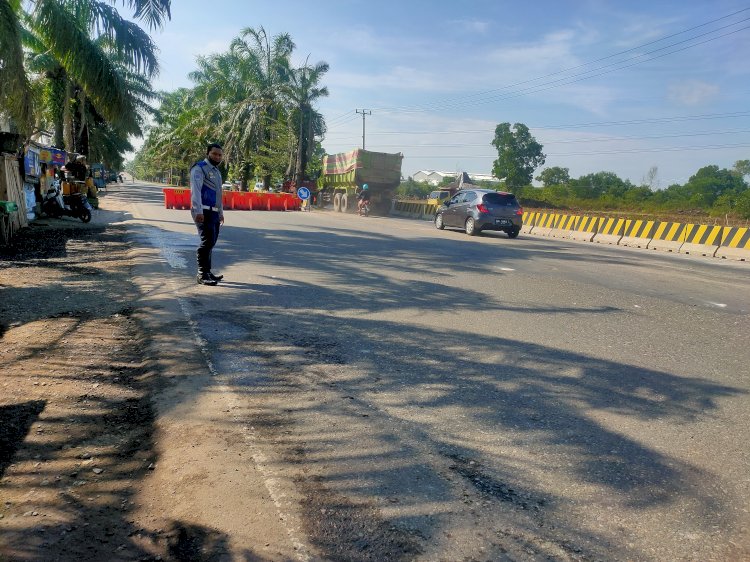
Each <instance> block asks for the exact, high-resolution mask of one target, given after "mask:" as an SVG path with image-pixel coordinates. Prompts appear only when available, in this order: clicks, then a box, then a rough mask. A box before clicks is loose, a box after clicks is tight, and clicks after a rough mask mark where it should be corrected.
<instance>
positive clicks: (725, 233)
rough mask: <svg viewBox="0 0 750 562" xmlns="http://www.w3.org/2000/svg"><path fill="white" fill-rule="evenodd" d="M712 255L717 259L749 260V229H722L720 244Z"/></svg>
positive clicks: (727, 227)
mask: <svg viewBox="0 0 750 562" xmlns="http://www.w3.org/2000/svg"><path fill="white" fill-rule="evenodd" d="M714 255H715V256H716V257H717V258H732V259H738V260H742V261H745V260H750V228H748V227H730V226H725V227H723V229H722V235H721V244H720V245H719V247H718V248H717V249H716V254H714Z"/></svg>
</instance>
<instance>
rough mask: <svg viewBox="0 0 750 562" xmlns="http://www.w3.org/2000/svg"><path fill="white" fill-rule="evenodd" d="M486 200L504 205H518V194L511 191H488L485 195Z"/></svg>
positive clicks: (493, 203)
mask: <svg viewBox="0 0 750 562" xmlns="http://www.w3.org/2000/svg"><path fill="white" fill-rule="evenodd" d="M484 202H485V203H490V204H491V205H500V206H502V207H518V201H517V200H516V196H515V195H511V194H510V193H487V194H485V196H484Z"/></svg>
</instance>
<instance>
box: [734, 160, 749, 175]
mask: <svg viewBox="0 0 750 562" xmlns="http://www.w3.org/2000/svg"><path fill="white" fill-rule="evenodd" d="M732 171H733V172H735V173H736V174H737V175H738V176H740V177H741V178H745V177H746V176H750V160H737V162H735V163H734V166H733V167H732Z"/></svg>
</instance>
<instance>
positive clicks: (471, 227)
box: [464, 217, 479, 236]
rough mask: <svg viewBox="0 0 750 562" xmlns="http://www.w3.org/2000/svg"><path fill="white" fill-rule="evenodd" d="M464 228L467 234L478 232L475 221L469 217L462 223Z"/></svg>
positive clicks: (472, 234)
mask: <svg viewBox="0 0 750 562" xmlns="http://www.w3.org/2000/svg"><path fill="white" fill-rule="evenodd" d="M464 230H466V234H468V235H469V236H476V235H477V234H479V229H478V228H477V223H476V221H475V220H474V219H473V218H471V217H469V218H468V219H466V224H465V225H464Z"/></svg>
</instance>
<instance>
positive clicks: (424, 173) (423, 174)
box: [412, 170, 456, 185]
mask: <svg viewBox="0 0 750 562" xmlns="http://www.w3.org/2000/svg"><path fill="white" fill-rule="evenodd" d="M455 177H456V174H449V173H448V172H438V171H436V170H419V171H418V172H417V173H416V174H414V175H413V176H412V179H413V180H414V181H426V182H427V183H429V184H430V185H437V184H439V183H440V182H441V181H443V180H444V179H445V178H455Z"/></svg>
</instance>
